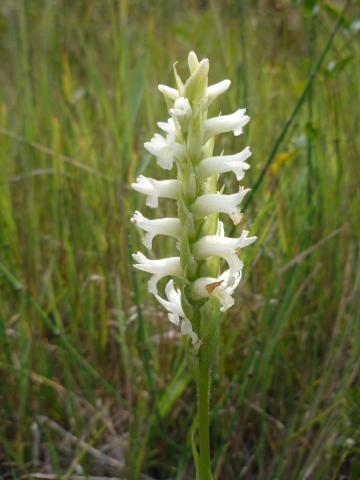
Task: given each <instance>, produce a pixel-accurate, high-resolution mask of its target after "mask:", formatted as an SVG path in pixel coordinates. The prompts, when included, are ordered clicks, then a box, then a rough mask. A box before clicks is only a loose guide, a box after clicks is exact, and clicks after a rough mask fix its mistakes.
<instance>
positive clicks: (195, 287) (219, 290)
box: [192, 270, 242, 312]
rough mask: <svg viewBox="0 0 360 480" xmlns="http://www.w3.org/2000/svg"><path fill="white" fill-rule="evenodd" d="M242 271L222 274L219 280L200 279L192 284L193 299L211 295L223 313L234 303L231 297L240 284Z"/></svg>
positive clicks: (227, 271) (211, 278)
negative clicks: (218, 303)
mask: <svg viewBox="0 0 360 480" xmlns="http://www.w3.org/2000/svg"><path fill="white" fill-rule="evenodd" d="M241 274H242V271H241V270H240V271H239V272H236V273H235V274H234V275H231V274H230V270H226V271H225V272H223V273H222V274H221V275H220V277H219V278H213V277H202V278H198V279H197V280H195V282H194V283H193V284H192V291H193V294H194V296H195V298H206V297H210V295H213V296H214V297H216V298H217V299H218V300H219V302H220V304H221V308H220V310H221V311H222V312H225V311H226V310H228V309H229V308H230V307H232V306H233V305H234V303H235V301H234V299H233V297H232V295H233V293H234V290H235V289H236V288H237V286H238V285H239V283H240V280H241Z"/></svg>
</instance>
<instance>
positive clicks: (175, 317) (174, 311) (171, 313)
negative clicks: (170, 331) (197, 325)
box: [155, 280, 200, 351]
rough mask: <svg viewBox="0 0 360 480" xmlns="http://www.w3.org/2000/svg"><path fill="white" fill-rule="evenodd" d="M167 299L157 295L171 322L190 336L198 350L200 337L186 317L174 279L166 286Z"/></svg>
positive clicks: (183, 333)
mask: <svg viewBox="0 0 360 480" xmlns="http://www.w3.org/2000/svg"><path fill="white" fill-rule="evenodd" d="M165 294H166V297H167V300H165V299H164V298H161V297H160V295H155V297H156V299H157V300H158V302H159V303H160V304H161V305H162V306H163V307H164V308H166V310H167V311H168V318H169V320H170V322H171V323H173V324H174V325H176V326H177V327H180V331H181V334H182V335H183V336H185V335H186V336H189V337H190V339H191V343H192V345H193V347H194V349H195V351H196V350H198V348H199V346H200V342H199V337H198V336H197V334H196V333H195V332H194V330H193V328H192V325H191V322H190V321H189V320H188V319H187V318H186V316H185V313H184V310H183V308H182V305H181V291H180V290H179V289H177V288H175V286H174V280H169V281H168V283H167V284H166V287H165Z"/></svg>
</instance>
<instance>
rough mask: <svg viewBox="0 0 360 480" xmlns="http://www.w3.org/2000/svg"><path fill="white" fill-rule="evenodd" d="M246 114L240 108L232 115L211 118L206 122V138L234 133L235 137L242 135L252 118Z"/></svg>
mask: <svg viewBox="0 0 360 480" xmlns="http://www.w3.org/2000/svg"><path fill="white" fill-rule="evenodd" d="M245 112H246V109H245V108H240V109H239V110H236V112H234V113H232V114H230V115H221V116H219V117H214V118H209V119H208V120H206V121H205V138H206V139H207V138H210V137H213V136H215V135H219V134H220V133H226V132H233V133H234V135H235V137H237V136H238V135H241V134H242V129H243V127H244V126H245V125H246V124H247V123H248V121H249V120H250V117H248V116H247V115H245Z"/></svg>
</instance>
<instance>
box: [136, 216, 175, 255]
mask: <svg viewBox="0 0 360 480" xmlns="http://www.w3.org/2000/svg"><path fill="white" fill-rule="evenodd" d="M131 221H132V222H133V223H135V225H136V226H137V227H139V228H141V229H142V230H144V231H145V232H146V234H145V236H144V239H143V243H144V245H145V247H147V248H149V249H151V247H152V241H153V239H154V237H156V235H167V236H168V237H173V238H176V239H177V240H179V239H180V237H181V224H180V220H179V219H178V218H159V219H155V220H150V219H148V218H146V217H144V215H143V214H142V213H140V212H138V211H136V212H135V213H134V215H133V216H132V218H131Z"/></svg>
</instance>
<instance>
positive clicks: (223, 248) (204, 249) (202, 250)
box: [193, 230, 257, 275]
mask: <svg viewBox="0 0 360 480" xmlns="http://www.w3.org/2000/svg"><path fill="white" fill-rule="evenodd" d="M248 233H249V232H248V231H247V230H243V232H242V233H241V236H240V238H230V237H223V236H221V235H206V236H204V237H202V238H200V240H198V241H197V242H196V243H195V244H194V246H193V253H194V255H195V256H196V257H198V258H204V259H205V258H207V257H211V256H216V257H221V258H223V259H224V260H226V261H227V263H228V264H229V267H230V274H231V275H234V274H235V273H236V272H239V271H240V270H242V267H243V262H242V261H241V260H240V259H239V257H238V255H237V254H238V252H239V251H240V249H241V248H243V247H246V246H247V245H250V244H251V243H253V242H255V240H256V238H257V237H248V236H247V235H248Z"/></svg>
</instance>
